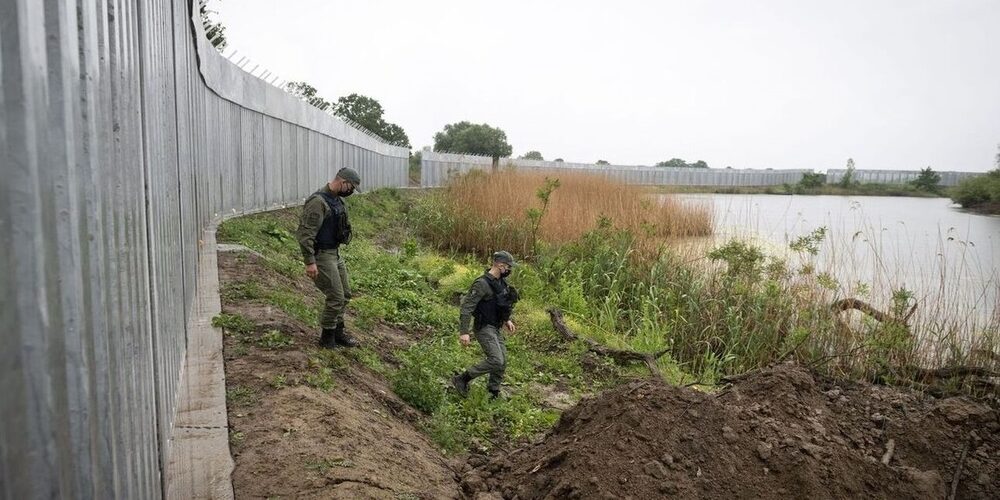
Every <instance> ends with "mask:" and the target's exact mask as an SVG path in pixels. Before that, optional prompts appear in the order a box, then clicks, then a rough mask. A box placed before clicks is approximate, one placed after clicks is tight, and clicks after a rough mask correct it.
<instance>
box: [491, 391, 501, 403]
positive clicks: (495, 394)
mask: <svg viewBox="0 0 1000 500" xmlns="http://www.w3.org/2000/svg"><path fill="white" fill-rule="evenodd" d="M498 399H499V400H503V396H502V395H501V394H500V391H499V390H496V391H494V390H492V389H491V390H490V401H496V400H498Z"/></svg>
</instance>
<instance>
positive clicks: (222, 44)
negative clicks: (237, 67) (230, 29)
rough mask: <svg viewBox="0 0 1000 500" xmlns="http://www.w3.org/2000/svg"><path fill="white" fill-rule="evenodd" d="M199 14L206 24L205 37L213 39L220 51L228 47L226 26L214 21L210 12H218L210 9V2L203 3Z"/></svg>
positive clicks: (213, 44)
mask: <svg viewBox="0 0 1000 500" xmlns="http://www.w3.org/2000/svg"><path fill="white" fill-rule="evenodd" d="M198 14H199V15H200V16H201V24H203V25H204V26H205V38H208V39H209V40H211V41H212V46H213V47H215V48H216V49H219V50H220V51H221V50H222V49H225V48H226V45H228V44H229V42H228V41H226V27H225V26H223V25H222V22H221V21H220V22H216V23H213V22H212V18H211V16H209V14H218V12H216V11H214V10H208V2H205V3H203V4H201V8H200V9H199V10H198Z"/></svg>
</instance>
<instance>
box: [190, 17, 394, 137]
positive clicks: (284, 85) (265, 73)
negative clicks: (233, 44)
mask: <svg viewBox="0 0 1000 500" xmlns="http://www.w3.org/2000/svg"><path fill="white" fill-rule="evenodd" d="M207 3H208V0H199V2H198V7H199V8H201V7H204V6H205V5H206V4H207ZM211 26H212V23H211V22H209V21H208V20H207V19H202V27H203V28H204V29H205V32H206V33H207V32H208V30H209V28H210V27H211ZM220 36H222V32H221V31H218V32H216V34H215V36H213V37H212V38H208V37H207V36H206V38H208V42H209V43H210V44H211V45H212V46H213V47H216V45H215V41H216V40H217V39H218V38H219V37H220ZM216 50H218V51H219V54H221V55H222V57H223V58H225V59H226V60H227V61H229V62H230V63H232V64H234V65H235V66H236V67H237V68H239V69H241V70H243V71H245V72H246V73H249V74H250V75H251V76H253V77H255V78H258V79H260V80H262V81H264V82H265V83H267V84H269V85H271V86H273V87H277V88H278V89H281V91H283V92H285V93H287V94H289V95H291V96H292V97H298V96H296V95H295V94H292V93H291V92H289V89H288V85H289V84H290V83H292V80H286V79H283V78H280V77H279V76H278V74H276V73H274V72H273V71H271V70H268V69H267V68H265V67H263V66H262V65H261V64H260V63H254V61H253V60H252V59H251V58H250V57H248V56H245V55H241V56H240V58H239V59H236V55H237V54H239V51H238V50H237V49H235V48H234V49H232V52H230V53H229V54H228V55H226V52H225V49H219V48H218V47H216ZM251 64H253V66H252V67H251ZM247 68H249V69H247ZM258 70H260V72H259V73H258ZM305 102H306V103H307V104H309V105H311V106H313V107H315V108H316V109H319V110H320V111H322V112H324V113H326V114H327V115H329V116H331V117H333V118H335V119H337V120H340V121H343V122H344V123H346V124H347V126H349V127H351V128H353V129H355V130H357V131H359V132H361V133H362V134H364V135H366V136H368V137H371V138H372V139H374V140H376V141H378V142H381V143H383V144H388V145H390V146H398V147H408V146H407V145H405V144H400V143H398V142H394V141H387V140H386V139H384V138H383V137H382V136H380V135H378V134H376V133H374V132H372V131H371V130H368V128H366V127H365V126H363V125H361V124H360V123H357V122H355V121H354V120H351V119H350V118H347V117H344V116H337V115H336V114H335V113H334V110H333V106H332V105H330V103H327V105H326V106H317V105H315V104H313V103H310V102H308V101H305Z"/></svg>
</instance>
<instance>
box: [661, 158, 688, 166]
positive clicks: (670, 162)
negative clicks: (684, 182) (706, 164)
mask: <svg viewBox="0 0 1000 500" xmlns="http://www.w3.org/2000/svg"><path fill="white" fill-rule="evenodd" d="M656 166H657V167H672V168H684V167H686V166H688V164H687V162H686V161H684V160H682V159H680V158H671V159H670V160H667V161H661V162H659V163H657V164H656Z"/></svg>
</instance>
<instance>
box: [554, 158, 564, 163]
mask: <svg viewBox="0 0 1000 500" xmlns="http://www.w3.org/2000/svg"><path fill="white" fill-rule="evenodd" d="M553 161H558V162H562V161H563V159H562V158H556V159H555V160H553Z"/></svg>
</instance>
